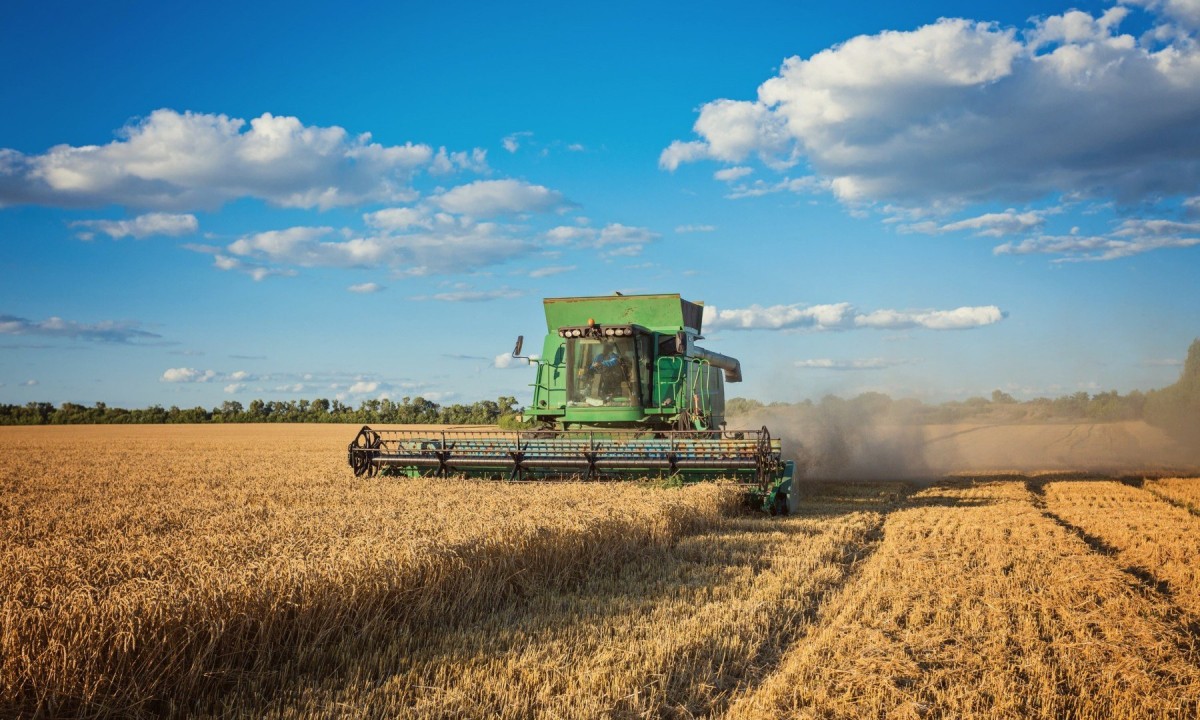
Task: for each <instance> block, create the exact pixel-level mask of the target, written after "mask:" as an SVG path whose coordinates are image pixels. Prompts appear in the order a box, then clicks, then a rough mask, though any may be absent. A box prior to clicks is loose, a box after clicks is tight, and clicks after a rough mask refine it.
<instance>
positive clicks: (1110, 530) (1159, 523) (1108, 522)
mask: <svg viewBox="0 0 1200 720" xmlns="http://www.w3.org/2000/svg"><path fill="white" fill-rule="evenodd" d="M1192 482H1200V480H1194V481H1192ZM1169 487H1172V486H1169ZM1173 487H1174V488H1175V489H1176V490H1178V486H1173ZM1045 492H1046V507H1047V509H1049V510H1050V511H1051V512H1053V513H1054V514H1055V515H1057V516H1058V517H1060V518H1062V519H1063V520H1064V521H1066V522H1067V523H1070V524H1071V525H1073V526H1075V527H1076V528H1078V529H1079V530H1080V531H1082V533H1084V534H1085V535H1086V536H1088V537H1089V538H1090V539H1091V540H1092V542H1093V544H1096V545H1098V546H1100V547H1099V549H1101V550H1104V551H1107V552H1109V553H1110V554H1112V555H1113V559H1114V560H1115V561H1116V562H1117V564H1119V565H1120V566H1121V567H1124V568H1129V570H1130V571H1131V572H1132V573H1133V574H1135V575H1140V576H1141V577H1142V578H1143V580H1148V581H1150V582H1151V583H1152V584H1154V585H1155V586H1156V587H1158V588H1159V589H1160V590H1164V591H1166V592H1167V593H1169V594H1170V595H1171V596H1172V598H1173V599H1174V601H1175V602H1176V603H1177V604H1178V605H1179V606H1180V607H1182V608H1184V609H1185V610H1186V611H1187V612H1189V613H1190V614H1191V615H1192V620H1193V621H1194V622H1200V517H1196V516H1195V515H1193V514H1191V513H1190V512H1188V511H1187V510H1186V509H1184V508H1180V507H1175V506H1173V505H1171V504H1170V503H1168V502H1166V501H1164V500H1162V499H1160V498H1158V497H1155V496H1154V494H1153V493H1151V492H1148V491H1147V490H1145V489H1141V488H1135V487H1130V486H1128V485H1124V484H1121V483H1116V482H1055V483H1050V484H1048V485H1047V486H1046V490H1045Z"/></svg>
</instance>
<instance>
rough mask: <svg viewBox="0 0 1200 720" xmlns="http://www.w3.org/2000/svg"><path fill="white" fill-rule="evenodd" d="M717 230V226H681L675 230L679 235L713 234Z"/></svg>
mask: <svg viewBox="0 0 1200 720" xmlns="http://www.w3.org/2000/svg"><path fill="white" fill-rule="evenodd" d="M716 229H717V226H716V225H679V226H678V227H676V228H675V232H677V233H700V232H713V231H714V230H716Z"/></svg>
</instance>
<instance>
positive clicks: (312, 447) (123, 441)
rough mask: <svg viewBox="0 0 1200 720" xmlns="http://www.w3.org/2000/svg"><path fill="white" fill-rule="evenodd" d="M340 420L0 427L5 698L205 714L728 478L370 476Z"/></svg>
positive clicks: (494, 591)
mask: <svg viewBox="0 0 1200 720" xmlns="http://www.w3.org/2000/svg"><path fill="white" fill-rule="evenodd" d="M351 435H352V430H351V429H349V428H345V427H337V426H333V427H328V426H325V427H295V426H284V427H280V426H268V427H247V426H236V427H211V426H210V427H186V426H184V427H178V426H177V427H136V428H116V427H101V428H37V429H8V430H5V431H4V432H3V433H2V434H0V456H2V457H3V458H4V461H3V462H2V463H0V489H2V495H0V588H2V589H0V603H2V605H0V658H2V660H0V662H2V663H3V664H2V666H0V670H2V674H0V682H2V684H0V714H14V713H31V712H39V713H42V714H48V715H52V716H63V715H71V714H75V715H90V714H120V715H135V714H138V713H163V712H182V711H188V712H193V711H204V710H212V709H214V708H217V707H220V706H221V705H220V703H221V702H222V701H221V696H222V694H223V692H224V691H225V690H228V689H229V688H231V687H233V686H238V687H241V688H243V689H245V690H248V691H250V692H255V693H267V694H269V693H270V692H271V690H272V688H273V687H276V686H278V685H281V684H285V683H286V680H287V677H289V676H290V675H291V674H293V673H299V672H308V671H312V670H315V669H319V668H321V667H324V666H326V664H327V663H329V662H330V661H331V656H330V655H329V652H328V650H329V648H328V647H327V646H330V645H334V646H336V645H337V643H338V642H339V641H342V640H344V639H345V638H347V637H349V636H351V635H354V634H359V635H366V634H370V633H371V632H372V631H373V630H375V629H377V628H380V627H388V628H392V629H396V628H403V627H421V626H427V625H444V626H453V625H456V624H462V623H466V622H470V621H471V620H472V619H475V618H478V617H480V616H481V615H483V614H485V613H487V612H490V611H491V610H492V609H493V608H495V607H496V606H497V605H498V604H502V603H504V602H505V601H507V600H509V599H511V598H513V597H517V596H523V595H528V594H530V593H534V592H536V591H540V590H544V589H547V588H564V587H569V586H571V585H574V584H577V583H578V582H580V581H581V580H582V579H583V578H585V577H587V576H588V575H589V574H590V573H593V572H597V571H611V570H612V569H613V568H616V567H619V566H620V564H622V563H623V562H625V561H626V560H628V559H629V558H630V557H634V556H636V555H637V554H639V553H641V552H644V551H646V549H647V547H653V546H656V545H663V544H668V543H671V542H673V541H674V540H675V539H676V538H678V537H680V536H681V535H683V534H685V533H687V532H690V531H693V530H698V529H701V528H705V527H709V526H712V525H714V524H716V523H718V522H719V520H720V518H721V516H722V514H723V513H725V512H726V511H727V510H728V508H729V507H730V506H731V504H732V503H733V502H735V500H734V497H733V495H732V493H730V492H729V491H728V489H727V488H722V487H718V486H714V485H700V486H695V487H690V488H686V489H684V490H682V491H661V490H655V489H648V488H643V487H638V486H634V485H630V484H616V485H607V484H606V485H581V484H570V485H536V486H535V485H507V484H489V483H465V482H441V483H438V482H429V481H396V480H383V481H376V482H360V481H356V480H354V479H353V478H352V477H350V476H349V471H348V469H347V468H345V466H344V462H345V460H344V458H345V454H344V447H345V442H346V438H347V437H350V436H351Z"/></svg>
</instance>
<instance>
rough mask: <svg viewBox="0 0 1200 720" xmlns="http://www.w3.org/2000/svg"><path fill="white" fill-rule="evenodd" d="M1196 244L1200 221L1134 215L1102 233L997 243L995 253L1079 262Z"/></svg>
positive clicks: (1197, 243)
mask: <svg viewBox="0 0 1200 720" xmlns="http://www.w3.org/2000/svg"><path fill="white" fill-rule="evenodd" d="M1196 245H1200V223H1187V222H1177V221H1173V220H1159V219H1154V220H1146V219H1140V218H1132V219H1127V220H1124V221H1122V222H1121V223H1120V225H1119V226H1118V227H1117V228H1116V229H1115V230H1113V231H1112V232H1110V233H1107V234H1103V235H1041V236H1038V237H1032V238H1028V239H1025V240H1022V241H1021V242H1007V243H1004V244H1003V245H997V246H996V247H995V248H993V249H992V252H993V253H995V254H996V255H1031V254H1043V255H1058V256H1059V257H1058V258H1056V259H1055V260H1054V262H1080V261H1102V260H1117V259H1120V258H1125V257H1130V256H1131V255H1140V254H1141V253H1145V252H1150V251H1151V250H1162V249H1167V248H1187V247H1193V246H1196Z"/></svg>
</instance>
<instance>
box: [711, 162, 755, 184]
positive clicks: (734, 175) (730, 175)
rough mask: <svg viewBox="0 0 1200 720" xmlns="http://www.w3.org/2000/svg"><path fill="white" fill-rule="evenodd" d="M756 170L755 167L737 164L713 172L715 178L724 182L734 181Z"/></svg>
mask: <svg viewBox="0 0 1200 720" xmlns="http://www.w3.org/2000/svg"><path fill="white" fill-rule="evenodd" d="M752 172H754V169H753V168H748V167H746V166H744V165H736V166H734V167H728V168H721V169H720V170H718V171H716V172H714V173H713V178H714V179H716V180H720V181H722V182H733V181H734V180H740V179H741V178H744V177H746V176H747V175H749V174H750V173H752Z"/></svg>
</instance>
